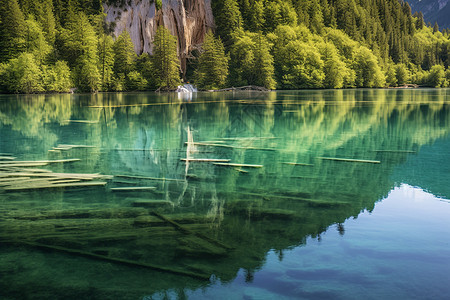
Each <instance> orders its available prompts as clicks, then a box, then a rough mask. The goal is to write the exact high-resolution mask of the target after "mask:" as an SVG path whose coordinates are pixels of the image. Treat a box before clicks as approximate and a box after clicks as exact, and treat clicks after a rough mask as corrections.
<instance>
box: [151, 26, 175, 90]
mask: <svg viewBox="0 0 450 300" xmlns="http://www.w3.org/2000/svg"><path fill="white" fill-rule="evenodd" d="M152 65H153V67H154V70H155V73H154V82H155V84H156V86H157V87H158V88H161V89H163V90H172V89H175V88H176V87H177V86H178V85H179V84H180V62H179V60H178V57H177V40H176V37H175V36H173V35H172V34H171V33H170V31H169V29H167V28H165V27H164V26H159V27H158V29H157V30H156V35H155V39H154V42H153V57H152Z"/></svg>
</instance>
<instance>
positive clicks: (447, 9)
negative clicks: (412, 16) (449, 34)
mask: <svg viewBox="0 0 450 300" xmlns="http://www.w3.org/2000/svg"><path fill="white" fill-rule="evenodd" d="M406 2H408V3H409V5H410V6H411V10H412V12H413V13H414V12H416V11H417V12H418V11H421V12H422V13H423V16H424V19H425V22H427V23H428V22H430V23H431V24H432V25H434V22H437V23H438V25H439V27H440V28H450V0H407V1H406Z"/></svg>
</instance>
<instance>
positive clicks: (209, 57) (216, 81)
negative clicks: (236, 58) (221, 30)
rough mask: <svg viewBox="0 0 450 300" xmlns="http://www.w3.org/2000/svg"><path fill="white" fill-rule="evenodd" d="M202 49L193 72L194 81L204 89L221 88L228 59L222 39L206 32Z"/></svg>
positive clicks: (225, 76)
mask: <svg viewBox="0 0 450 300" xmlns="http://www.w3.org/2000/svg"><path fill="white" fill-rule="evenodd" d="M202 50H203V52H202V53H201V55H200V57H199V58H198V64H197V66H198V67H197V69H196V71H195V73H194V77H195V83H196V84H197V86H198V87H199V88H200V89H205V90H210V89H219V88H222V87H223V86H224V85H225V82H226V79H227V76H228V60H229V58H228V57H227V56H226V55H225V48H224V46H223V43H222V41H221V40H220V39H216V38H215V37H214V35H213V33H212V32H208V33H207V34H206V36H205V40H204V42H203V45H202Z"/></svg>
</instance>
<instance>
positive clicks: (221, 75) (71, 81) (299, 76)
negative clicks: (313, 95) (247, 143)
mask: <svg viewBox="0 0 450 300" xmlns="http://www.w3.org/2000/svg"><path fill="white" fill-rule="evenodd" d="M106 2H107V3H108V4H110V5H112V4H114V5H117V6H118V7H124V5H125V4H126V1H123V0H120V1H115V0H108V1H106ZM152 3H154V5H155V6H156V9H157V10H160V9H161V8H162V5H163V4H162V2H161V1H155V2H152ZM0 4H1V7H2V9H1V10H0V92H4V93H41V92H68V91H70V90H71V89H72V88H76V89H77V90H79V91H85V92H95V91H132V90H133V91H134V90H155V89H163V90H171V89H174V88H176V86H177V85H179V84H180V83H181V79H180V78H181V77H183V79H186V80H188V81H190V82H193V83H194V84H196V85H197V86H198V87H199V88H200V89H217V88H222V87H225V86H227V85H228V86H237V85H250V84H251V85H260V86H265V87H267V88H269V89H274V88H277V89H301V88H353V87H387V86H403V85H405V84H411V83H414V84H419V85H423V86H430V87H446V86H448V85H449V81H450V70H449V65H450V39H449V38H450V30H445V29H444V30H442V29H441V28H439V26H438V25H437V24H433V25H431V24H429V25H427V24H425V22H424V19H423V15H422V14H421V13H415V14H414V15H412V14H411V8H410V7H409V5H408V3H406V2H404V1H398V0H375V1H367V0H213V1H212V2H211V6H212V9H213V15H214V18H215V24H216V28H215V30H214V31H213V32H209V33H208V34H206V35H205V37H204V42H203V44H202V45H198V46H199V47H193V48H192V52H191V53H188V57H189V60H190V62H189V64H188V70H187V71H186V73H185V74H180V67H179V55H181V54H180V53H177V42H178V41H177V39H176V37H174V36H173V35H172V34H171V33H170V31H169V30H168V29H167V28H165V27H164V26H162V25H160V26H159V27H158V28H157V31H156V35H155V37H154V41H153V47H150V48H151V49H153V53H151V54H147V53H143V54H140V55H137V54H136V53H135V51H134V45H133V43H132V41H131V38H130V35H129V33H128V32H126V31H124V32H122V34H120V35H119V36H117V37H116V36H114V35H112V33H111V28H112V27H113V25H114V24H108V23H107V22H106V18H105V14H104V13H103V11H102V10H103V8H102V1H101V0H70V1H61V0H0ZM440 30H442V31H440ZM183 55H186V53H184V54H183ZM181 75H182V76H181Z"/></svg>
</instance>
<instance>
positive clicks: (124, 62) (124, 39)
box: [113, 30, 137, 76]
mask: <svg viewBox="0 0 450 300" xmlns="http://www.w3.org/2000/svg"><path fill="white" fill-rule="evenodd" d="M113 48H114V56H115V59H114V72H115V73H116V74H119V73H123V74H124V75H125V76H126V75H127V74H128V73H129V72H131V71H133V69H134V62H135V60H136V58H137V55H136V53H135V52H134V46H133V42H132V41H131V37H130V34H129V33H128V31H127V30H124V31H123V32H122V33H121V34H120V35H119V36H118V37H117V39H116V41H115V42H114V46H113Z"/></svg>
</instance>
